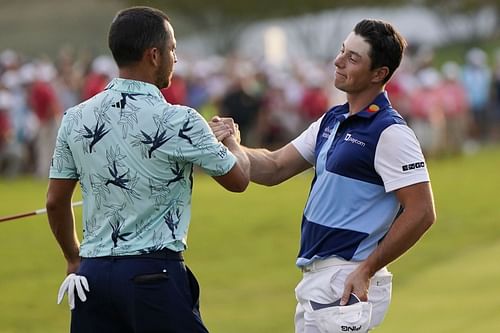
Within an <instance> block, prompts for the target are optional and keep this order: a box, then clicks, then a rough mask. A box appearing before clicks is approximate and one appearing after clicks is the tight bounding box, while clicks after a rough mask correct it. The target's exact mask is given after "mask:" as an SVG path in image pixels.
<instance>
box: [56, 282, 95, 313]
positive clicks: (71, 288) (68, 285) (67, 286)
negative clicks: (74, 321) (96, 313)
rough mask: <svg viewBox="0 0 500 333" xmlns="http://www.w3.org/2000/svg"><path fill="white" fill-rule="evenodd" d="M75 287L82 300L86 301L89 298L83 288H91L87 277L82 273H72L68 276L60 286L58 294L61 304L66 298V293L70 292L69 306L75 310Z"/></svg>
mask: <svg viewBox="0 0 500 333" xmlns="http://www.w3.org/2000/svg"><path fill="white" fill-rule="evenodd" d="M75 288H76V293H77V294H78V298H80V301H82V302H85V301H86V300H87V296H85V292H84V291H83V288H85V290H87V291H89V290H90V289H89V283H88V282H87V278H85V276H82V275H76V274H74V273H71V274H70V275H68V276H66V278H65V279H64V281H63V283H62V284H61V287H59V293H58V294H57V304H61V302H62V300H63V298H64V294H65V293H68V303H69V308H70V310H73V309H74V308H75Z"/></svg>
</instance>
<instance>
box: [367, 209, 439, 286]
mask: <svg viewBox="0 0 500 333" xmlns="http://www.w3.org/2000/svg"><path fill="white" fill-rule="evenodd" d="M415 213H417V212H415ZM415 213H409V212H403V213H402V214H401V215H400V216H399V217H398V218H397V220H396V221H395V222H394V224H393V226H392V227H391V229H390V230H389V232H388V233H387V235H386V237H385V238H384V240H383V241H382V242H381V243H380V244H379V246H378V247H377V248H376V249H375V251H374V252H373V253H372V254H371V255H370V256H369V257H368V259H367V260H366V261H365V262H363V264H362V265H363V266H364V267H365V269H366V270H367V271H368V273H369V276H373V275H374V274H375V273H376V272H377V271H378V270H379V269H381V268H382V267H385V266H386V265H388V264H389V263H391V262H393V261H394V260H396V259H397V258H399V257H400V256H401V255H403V254H404V253H405V252H406V251H408V250H409V249H410V248H411V247H412V246H413V245H415V243H416V242H417V241H418V240H419V239H420V238H421V237H422V236H423V234H424V233H425V232H426V231H427V229H429V227H430V226H431V225H432V224H433V223H434V219H435V215H434V213H433V212H431V211H429V212H425V211H424V212H421V213H419V214H415Z"/></svg>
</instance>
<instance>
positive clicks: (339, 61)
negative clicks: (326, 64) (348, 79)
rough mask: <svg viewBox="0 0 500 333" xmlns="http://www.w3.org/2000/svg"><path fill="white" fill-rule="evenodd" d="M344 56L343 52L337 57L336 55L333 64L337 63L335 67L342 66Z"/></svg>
mask: <svg viewBox="0 0 500 333" xmlns="http://www.w3.org/2000/svg"><path fill="white" fill-rule="evenodd" d="M343 60H344V58H343V57H342V54H341V53H339V54H338V55H337V56H336V57H335V60H334V61H333V64H334V65H335V67H342V65H343V63H344V61H343Z"/></svg>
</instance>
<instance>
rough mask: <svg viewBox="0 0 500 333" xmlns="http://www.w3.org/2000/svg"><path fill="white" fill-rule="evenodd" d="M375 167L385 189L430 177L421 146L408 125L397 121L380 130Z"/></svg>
mask: <svg viewBox="0 0 500 333" xmlns="http://www.w3.org/2000/svg"><path fill="white" fill-rule="evenodd" d="M375 170H376V171H377V173H378V174H379V175H380V177H382V180H383V181H384V187H385V191H386V192H391V191H394V190H397V189H400V188H402V187H405V186H409V185H413V184H417V183H422V182H428V181H429V173H428V171H427V165H426V163H425V158H424V155H423V154H422V149H421V148H420V144H419V143H418V140H417V138H416V136H415V134H414V133H413V131H412V130H411V128H409V127H408V126H406V125H399V124H396V125H391V126H389V127H387V128H386V129H385V130H384V131H383V132H382V134H381V135H380V138H379V142H378V144H377V149H376V151H375Z"/></svg>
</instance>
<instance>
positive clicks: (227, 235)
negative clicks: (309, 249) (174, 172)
mask: <svg viewBox="0 0 500 333" xmlns="http://www.w3.org/2000/svg"><path fill="white" fill-rule="evenodd" d="M499 167H500V148H499V147H496V148H488V149H484V150H482V151H481V152H480V153H478V154H476V155H471V156H464V157H456V158H450V159H443V160H435V161H429V168H430V172H431V177H432V180H433V188H434V195H435V200H436V206H437V213H438V222H437V223H436V225H435V226H433V227H432V228H431V230H430V231H429V233H428V234H426V235H425V237H424V238H423V239H422V240H421V241H420V242H419V243H418V244H417V245H416V247H414V248H413V249H412V250H411V251H410V252H408V253H407V254H406V255H404V256H403V257H402V258H400V259H399V260H398V261H396V262H395V263H393V264H392V265H391V267H390V269H391V270H392V272H393V273H394V276H395V278H394V289H393V303H392V305H391V308H390V311H389V313H388V315H387V318H386V320H385V322H384V323H383V325H382V326H381V327H380V328H378V329H377V330H376V332H382V333H396V332H398V333H400V332H405V333H412V332H415V333H416V332H419V333H420V332H424V331H425V332H426V333H434V332H436V333H446V332H454V333H461V332H464V333H465V332H479V331H484V332H499V331H500V318H499V317H498V313H500V297H498V295H499V294H500V286H499V285H498V281H500V265H499V264H498V258H499V257H500V236H499V235H500V232H499V231H500V225H499V222H500V207H499V206H500V201H499V200H498V191H497V188H498V185H499V184H500V172H499V170H500V168H499ZM310 179H311V174H310V173H306V174H303V175H301V176H299V177H296V178H295V179H292V180H290V181H288V182H286V183H284V184H282V185H280V186H277V187H273V188H265V187H262V186H258V185H251V186H250V188H249V189H248V191H247V192H245V193H243V194H232V193H228V192H225V191H224V190H223V189H222V188H220V187H219V186H218V185H217V184H216V183H215V182H214V181H213V180H212V179H210V178H209V177H205V176H203V175H201V174H197V175H196V177H195V187H194V198H193V218H192V224H191V230H190V238H189V245H190V247H189V250H188V251H187V255H186V257H187V258H186V260H187V263H188V264H189V266H190V267H191V269H192V270H193V271H194V272H195V274H196V275H197V277H198V279H199V282H200V284H201V292H202V296H201V306H202V314H203V317H204V320H205V322H206V324H207V326H208V327H209V329H210V330H211V332H215V333H234V332H238V333H255V332H266V333H267V332H269V333H288V332H293V314H294V309H295V299H294V293H293V290H294V287H295V284H296V283H297V282H298V280H299V279H300V272H299V271H298V270H297V269H296V268H295V267H294V262H295V256H296V254H297V250H298V242H299V229H300V217H301V211H302V208H303V206H304V202H305V199H306V197H307V192H308V189H309V182H310ZM45 190H46V182H44V181H35V180H32V179H19V180H16V181H6V180H0V202H1V205H0V216H4V215H10V214H15V213H19V212H24V211H31V210H34V209H36V208H41V207H43V205H44V197H45ZM77 199H79V197H78V196H77V197H75V200H77ZM75 212H76V215H77V216H78V215H79V213H80V208H75ZM0 263H1V265H0V332H1V333H21V332H22V333H24V332H30V333H31V332H33V333H37V332H40V333H41V332H43V333H47V332H50V333H59V332H67V331H68V323H69V310H68V307H67V304H66V300H65V304H64V305H56V304H55V301H56V294H57V290H58V288H59V284H60V283H61V281H62V280H63V278H64V271H65V263H64V260H63V258H62V255H61V253H60V251H59V249H58V247H57V246H56V243H55V241H54V239H53V237H52V234H51V233H50V230H49V227H48V225H47V221H46V217H45V216H36V217H29V218H25V219H22V220H17V221H12V222H6V223H2V224H0Z"/></svg>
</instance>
